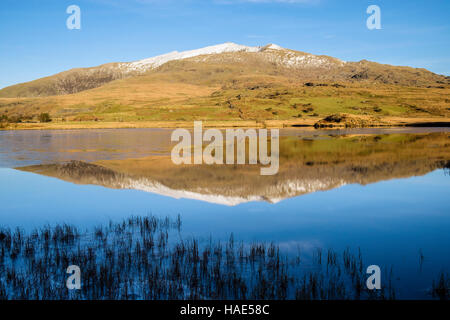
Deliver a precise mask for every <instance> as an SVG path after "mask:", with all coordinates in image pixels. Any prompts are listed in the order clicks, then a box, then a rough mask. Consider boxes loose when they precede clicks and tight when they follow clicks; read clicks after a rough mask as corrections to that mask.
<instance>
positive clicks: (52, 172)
mask: <svg viewBox="0 0 450 320" xmlns="http://www.w3.org/2000/svg"><path fill="white" fill-rule="evenodd" d="M449 145H450V138H449V135H448V134H447V133H426V134H379V135H326V136H316V137H311V136H310V137H297V136H288V137H286V136H285V137H282V138H281V140H280V170H279V173H278V174H277V175H274V176H261V175H260V174H259V172H260V171H259V166H254V165H174V164H173V163H172V161H171V159H170V157H169V156H148V157H143V158H136V159H110V160H98V161H94V162H91V163H88V162H83V161H70V162H64V163H53V164H42V165H34V166H26V167H21V168H19V169H20V170H23V171H29V172H33V173H38V174H42V175H46V176H51V177H56V178H59V179H62V180H65V181H69V182H72V183H77V184H93V185H100V186H103V187H108V188H114V189H135V190H142V191H146V192H151V193H155V194H160V195H164V196H169V197H173V198H177V199H178V198H187V199H197V200H202V201H206V202H211V203H217V204H224V205H237V204H241V203H245V202H250V201H267V202H270V203H277V202H279V201H281V200H283V199H287V198H291V197H296V196H300V195H304V194H307V193H312V192H317V191H325V190H330V189H334V188H337V187H340V186H343V185H347V184H353V183H358V184H361V185H366V184H369V183H374V182H378V181H382V180H389V179H393V178H405V177H411V176H418V175H424V174H426V173H429V172H431V171H433V170H436V169H441V168H449V167H450V162H449V159H450V148H449Z"/></svg>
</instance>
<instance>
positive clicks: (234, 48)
mask: <svg viewBox="0 0 450 320" xmlns="http://www.w3.org/2000/svg"><path fill="white" fill-rule="evenodd" d="M265 49H273V50H283V48H282V47H280V46H278V45H276V44H269V45H267V46H264V47H250V46H245V45H240V44H236V43H232V42H226V43H223V44H218V45H215V46H209V47H205V48H201V49H196V50H189V51H183V52H178V51H173V52H170V53H166V54H163V55H160V56H156V57H152V58H148V59H143V60H139V61H135V62H131V63H123V64H121V67H122V68H125V69H126V70H127V71H128V72H132V71H146V70H150V69H154V68H157V67H159V66H161V65H163V64H165V63H167V62H169V61H174V60H183V59H188V58H192V57H197V56H201V55H209V54H221V53H229V52H260V51H262V50H265Z"/></svg>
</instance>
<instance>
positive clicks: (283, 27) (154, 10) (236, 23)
mask: <svg viewBox="0 0 450 320" xmlns="http://www.w3.org/2000/svg"><path fill="white" fill-rule="evenodd" d="M72 4H75V5H78V6H79V7H80V8H81V30H68V29H67V28H66V19H67V18H68V16H69V15H68V14H67V13H66V8H67V7H68V6H69V5H72ZM371 4H375V5H378V6H380V8H381V19H382V20H381V23H382V29H381V30H368V29H367V27H366V19H367V17H368V14H367V13H366V9H367V7H368V6H369V5H371ZM449 13H450V1H448V0H431V1H430V0H429V1H425V0H410V1H400V0H399V1H394V0H386V1H384V0H373V1H365V0H128V1H121V0H71V1H65V0H53V1H51V0H22V1H17V0H2V1H0V88H1V87H5V86H8V85H11V84H15V83H19V82H24V81H29V80H33V79H36V78H40V77H43V76H47V75H51V74H54V73H57V72H60V71H64V70H67V69H70V68H75V67H89V66H95V65H99V64H102V63H107V62H115V61H133V60H138V59H142V58H147V57H151V56H154V55H158V54H163V53H167V52H170V51H173V50H178V51H182V50H189V49H196V48H200V47H203V46H207V45H214V44H218V43H223V42H227V41H232V42H236V43H239V44H246V45H265V44H268V43H276V44H278V45H281V46H283V47H287V48H290V49H295V50H300V51H306V52H310V53H314V54H327V55H330V56H334V57H338V58H341V59H343V60H347V61H358V60H361V59H368V60H373V61H377V62H382V63H389V64H394V65H409V66H413V67H424V68H427V69H429V70H431V71H434V72H436V73H441V74H446V75H450V56H449V52H450V32H449V31H450V22H449V19H448V16H449Z"/></svg>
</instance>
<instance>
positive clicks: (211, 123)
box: [0, 117, 450, 131]
mask: <svg viewBox="0 0 450 320" xmlns="http://www.w3.org/2000/svg"><path fill="white" fill-rule="evenodd" d="M320 120H321V118H310V119H301V120H263V121H256V120H241V121H236V120H198V121H203V127H205V128H273V129H277V128H279V129H282V128H304V129H313V130H316V128H315V127H314V125H315V124H316V123H317V122H318V121H320ZM193 127H194V120H192V121H129V122H126V121H125V122H98V121H71V122H59V121H58V122H48V123H39V122H32V123H31V122H30V123H12V124H7V125H6V126H5V127H4V128H0V131H15V130H79V129H139V128H154V129H163V128H164V129H175V128H193ZM352 127H353V126H348V125H346V124H345V123H329V124H328V125H327V126H324V127H320V128H317V129H340V128H352ZM393 127H450V119H448V118H401V117H385V118H381V119H380V120H379V121H375V122H371V123H369V124H368V125H361V126H355V127H353V128H393Z"/></svg>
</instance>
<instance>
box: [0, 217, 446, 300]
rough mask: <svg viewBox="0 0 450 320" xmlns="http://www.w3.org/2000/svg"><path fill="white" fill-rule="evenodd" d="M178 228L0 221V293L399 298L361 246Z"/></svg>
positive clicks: (137, 221) (136, 221)
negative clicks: (306, 249)
mask: <svg viewBox="0 0 450 320" xmlns="http://www.w3.org/2000/svg"><path fill="white" fill-rule="evenodd" d="M181 227H182V223H181V219H180V217H178V218H177V219H170V218H157V217H153V216H148V217H131V218H128V219H126V220H124V221H122V222H119V223H114V222H110V223H109V224H107V225H102V226H98V227H95V228H93V229H92V230H87V231H83V232H81V231H80V230H79V229H78V228H76V227H73V226H70V225H57V226H49V225H48V226H44V227H42V228H40V229H36V230H34V231H32V232H28V233H26V232H24V231H22V230H21V229H15V230H10V229H8V228H0V266H1V268H0V298H1V299H148V300H152V299H158V300H159V299H239V300H241V299H242V300H245V299H308V300H310V299H393V298H395V291H394V289H393V288H392V287H391V286H390V285H389V286H387V287H386V288H383V289H382V290H378V291H369V290H367V289H366V286H365V280H366V274H365V270H364V267H363V266H364V264H363V261H362V254H361V252H360V251H357V252H356V253H353V252H352V251H351V250H350V249H347V250H345V251H344V252H343V253H342V254H338V253H337V252H334V251H333V250H331V249H329V250H327V251H325V250H323V249H317V250H316V251H315V252H314V254H313V256H312V257H311V259H310V258H308V257H306V256H305V257H303V256H302V257H300V253H298V254H296V255H288V254H283V253H282V252H281V250H280V248H279V247H278V246H277V245H276V244H275V243H259V242H255V243H243V242H237V241H236V240H235V239H234V235H231V236H230V238H229V239H228V241H225V242H220V241H213V240H212V238H210V239H209V240H207V241H203V240H202V241H200V240H199V239H196V238H194V237H189V238H183V237H182V236H181ZM70 265H77V266H79V267H80V269H81V289H80V290H68V289H67V288H66V280H67V277H68V276H69V275H68V274H67V273H66V269H67V267H68V266H70ZM447 281H448V280H447ZM389 283H390V281H389ZM439 286H440V284H439ZM438 288H440V287H438ZM447 288H448V287H447ZM439 290H440V289H437V290H436V292H441V291H439Z"/></svg>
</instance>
